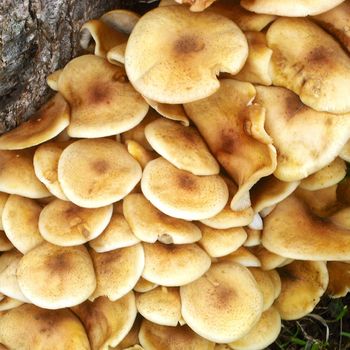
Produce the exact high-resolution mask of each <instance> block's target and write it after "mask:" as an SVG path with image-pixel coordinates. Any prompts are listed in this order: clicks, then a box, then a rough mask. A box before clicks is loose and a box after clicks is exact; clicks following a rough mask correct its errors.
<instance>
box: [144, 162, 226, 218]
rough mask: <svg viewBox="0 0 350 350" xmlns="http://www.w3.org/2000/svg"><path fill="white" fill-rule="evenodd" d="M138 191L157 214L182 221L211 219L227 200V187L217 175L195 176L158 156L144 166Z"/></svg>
mask: <svg viewBox="0 0 350 350" xmlns="http://www.w3.org/2000/svg"><path fill="white" fill-rule="evenodd" d="M141 188H142V192H143V194H144V195H145V197H146V198H147V199H148V200H149V201H150V202H151V203H152V204H153V205H154V206H155V207H156V208H158V209H159V210H160V211H162V212H163V213H165V214H167V215H169V216H173V217H176V218H180V219H184V220H202V219H206V218H209V217H211V216H214V215H216V214H217V213H219V212H220V211H221V210H222V209H223V208H224V207H225V205H226V203H227V200H228V189H227V186H226V184H225V181H224V180H223V179H222V178H221V177H220V176H219V175H210V176H196V175H193V174H191V173H189V172H187V171H184V170H180V169H177V168H176V167H174V166H173V165H172V164H171V163H169V162H168V161H167V160H165V159H164V158H161V157H160V158H158V159H155V160H152V161H151V162H149V163H148V164H147V165H146V167H145V169H144V172H143V176H142V180H141Z"/></svg>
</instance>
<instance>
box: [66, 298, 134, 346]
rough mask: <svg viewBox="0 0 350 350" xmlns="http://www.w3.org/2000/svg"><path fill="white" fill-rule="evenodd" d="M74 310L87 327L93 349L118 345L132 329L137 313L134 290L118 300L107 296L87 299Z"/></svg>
mask: <svg viewBox="0 0 350 350" xmlns="http://www.w3.org/2000/svg"><path fill="white" fill-rule="evenodd" d="M72 310H73V312H74V313H75V314H76V315H77V316H78V317H79V318H80V320H81V322H82V323H83V325H84V326H85V328H86V332H87V335H88V337H89V340H90V345H91V350H109V347H114V346H117V345H118V344H119V343H120V342H121V341H122V340H123V339H124V338H125V336H126V335H127V334H128V333H129V331H130V330H131V328H132V326H133V324H134V321H135V319H136V315H137V309H136V304H135V295H134V293H133V292H130V293H128V294H127V295H125V296H124V297H123V298H121V299H119V300H117V301H111V300H109V299H108V298H106V297H100V298H98V299H96V300H95V301H94V302H91V301H86V302H85V303H83V304H80V305H78V306H75V307H74V308H73V309H72Z"/></svg>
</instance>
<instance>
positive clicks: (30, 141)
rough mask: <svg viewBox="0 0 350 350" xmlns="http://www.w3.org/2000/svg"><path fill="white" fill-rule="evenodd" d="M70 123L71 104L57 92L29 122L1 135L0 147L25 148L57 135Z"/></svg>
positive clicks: (9, 148)
mask: <svg viewBox="0 0 350 350" xmlns="http://www.w3.org/2000/svg"><path fill="white" fill-rule="evenodd" d="M68 124H69V106H68V104H67V102H66V101H65V100H64V98H63V97H62V95H61V94H56V95H55V96H54V97H53V98H52V99H51V100H49V101H48V102H47V103H46V104H44V105H43V107H41V109H40V110H39V111H38V112H36V113H35V114H34V115H33V116H32V117H31V118H30V119H29V120H28V121H27V122H24V123H22V124H21V125H19V126H18V127H17V128H15V129H13V130H11V131H9V132H7V133H6V134H3V135H1V136H0V149H8V150H11V149H23V148H28V147H32V146H35V145H38V144H39V143H43V142H45V141H47V140H50V139H52V138H53V137H55V136H57V135H58V134H59V133H60V132H61V131H62V130H63V129H65V128H66V127H67V126H68Z"/></svg>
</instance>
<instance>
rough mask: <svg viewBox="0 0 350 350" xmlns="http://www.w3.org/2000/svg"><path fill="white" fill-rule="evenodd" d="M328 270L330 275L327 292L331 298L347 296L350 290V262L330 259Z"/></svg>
mask: <svg viewBox="0 0 350 350" xmlns="http://www.w3.org/2000/svg"><path fill="white" fill-rule="evenodd" d="M327 270H328V275H329V283H328V287H327V294H328V295H329V296H330V297H331V298H341V297H345V296H346V294H347V293H348V292H349V291H350V263H349V262H340V261H328V262H327Z"/></svg>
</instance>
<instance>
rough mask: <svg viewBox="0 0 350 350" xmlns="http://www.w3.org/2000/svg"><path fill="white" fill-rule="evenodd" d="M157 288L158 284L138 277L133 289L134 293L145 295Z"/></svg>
mask: <svg viewBox="0 0 350 350" xmlns="http://www.w3.org/2000/svg"><path fill="white" fill-rule="evenodd" d="M157 287H158V284H155V283H153V282H150V281H147V280H145V279H144V278H143V277H140V278H139V280H138V281H137V283H136V285H135V287H134V291H135V292H138V293H146V292H149V291H150V290H152V289H154V288H157Z"/></svg>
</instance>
